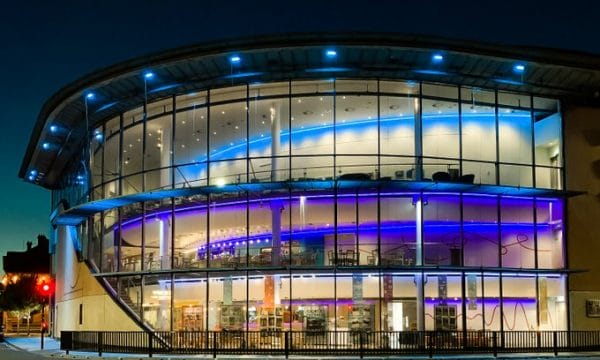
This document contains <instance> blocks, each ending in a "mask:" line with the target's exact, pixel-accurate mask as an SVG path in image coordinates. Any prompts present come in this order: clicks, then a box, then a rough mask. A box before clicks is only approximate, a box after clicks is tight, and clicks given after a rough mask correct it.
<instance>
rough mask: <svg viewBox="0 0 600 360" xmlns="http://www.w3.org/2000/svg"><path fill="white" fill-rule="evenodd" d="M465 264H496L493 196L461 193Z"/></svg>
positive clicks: (496, 204)
mask: <svg viewBox="0 0 600 360" xmlns="http://www.w3.org/2000/svg"><path fill="white" fill-rule="evenodd" d="M463 239H464V240H463V241H464V246H465V250H464V256H465V266H477V267H480V266H491V267H497V266H498V251H499V250H500V248H499V244H498V242H499V241H498V202H497V199H496V198H495V197H483V196H467V195H463Z"/></svg>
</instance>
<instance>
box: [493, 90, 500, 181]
mask: <svg viewBox="0 0 600 360" xmlns="http://www.w3.org/2000/svg"><path fill="white" fill-rule="evenodd" d="M494 102H495V106H494V121H495V127H496V164H495V165H496V185H500V124H499V121H500V118H499V116H498V89H496V90H494Z"/></svg>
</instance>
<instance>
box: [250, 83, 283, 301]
mask: <svg viewBox="0 0 600 360" xmlns="http://www.w3.org/2000/svg"><path fill="white" fill-rule="evenodd" d="M254 106H258V104H257V103H256V101H255V102H254ZM278 115H279V114H278ZM244 139H245V140H244V142H245V143H246V180H244V181H242V182H249V181H250V161H251V160H250V85H248V84H246V134H245V136H244ZM271 142H273V137H271ZM271 158H273V154H271ZM271 170H272V169H271ZM246 309H248V308H246Z"/></svg>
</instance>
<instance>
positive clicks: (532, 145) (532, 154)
mask: <svg viewBox="0 0 600 360" xmlns="http://www.w3.org/2000/svg"><path fill="white" fill-rule="evenodd" d="M534 115H535V113H534V110H533V95H531V94H530V95H529V117H530V118H531V166H530V168H531V169H532V171H531V173H532V174H531V175H532V178H531V179H532V181H533V183H532V185H533V186H532V187H534V188H536V187H537V179H536V174H535V173H536V166H535V165H536V164H535V116H534Z"/></svg>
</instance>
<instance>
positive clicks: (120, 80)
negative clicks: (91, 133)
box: [19, 34, 600, 188]
mask: <svg viewBox="0 0 600 360" xmlns="http://www.w3.org/2000/svg"><path fill="white" fill-rule="evenodd" d="M331 44H337V45H335V49H336V51H337V56H336V57H335V59H329V58H327V57H326V56H324V51H325V49H327V48H329V47H330V46H331ZM365 44H367V45H365ZM233 51H235V54H239V56H240V57H241V59H242V61H241V63H240V64H239V65H232V64H231V63H230V62H229V57H230V56H231V54H232V53H233ZM437 51H440V52H442V53H443V54H444V61H443V63H441V64H432V61H431V55H432V53H434V52H437ZM597 60H598V59H597V58H593V57H592V56H587V57H586V56H583V55H582V56H577V57H574V56H573V54H569V53H561V52H557V51H550V50H544V49H522V48H499V47H497V46H491V45H485V44H484V45H482V44H470V43H464V42H463V43H461V42H455V41H449V40H444V39H425V38H416V37H402V36H387V37H381V36H374V35H372V34H371V35H357V34H354V35H352V36H348V35H347V34H346V35H343V34H342V35H303V36H285V37H283V38H280V37H273V38H264V39H251V40H248V39H245V40H239V41H229V42H218V43H213V44H207V45H200V46H195V47H189V48H182V49H176V50H173V51H169V52H165V53H161V54H157V55H154V56H149V57H144V58H140V59H135V60H131V61H128V62H125V63H121V64H117V65H115V66H113V67H110V68H107V69H105V70H102V71H99V72H96V73H94V74H90V75H89V76H86V77H84V78H82V79H81V80H79V81H77V82H75V83H73V84H70V85H68V86H66V87H65V88H63V89H61V90H60V91H59V92H57V93H56V94H55V95H54V96H53V97H52V98H51V99H50V100H48V102H47V103H46V104H45V105H44V107H43V108H42V111H41V112H40V115H39V117H38V121H37V123H36V126H35V128H34V131H33V134H32V137H31V140H30V144H29V146H28V149H27V153H26V155H25V157H24V160H23V163H22V166H21V169H20V172H19V176H20V177H22V178H26V177H27V175H28V174H29V171H30V170H31V169H35V170H37V171H38V173H39V175H38V178H37V179H36V182H37V183H38V184H39V185H41V186H44V187H48V188H53V187H56V186H57V185H58V182H59V180H60V178H61V176H62V174H63V172H64V171H65V170H66V168H67V165H69V164H70V162H71V160H72V158H73V157H74V156H77V155H79V154H80V153H81V148H82V139H83V136H84V134H85V116H84V114H85V101H84V98H85V96H84V95H85V94H86V93H87V92H88V91H93V92H94V94H95V95H96V97H95V99H94V100H93V101H88V104H87V105H88V114H89V123H90V124H91V125H92V126H95V124H98V123H101V122H103V121H105V120H106V119H109V118H112V117H114V116H115V115H116V114H118V113H120V112H123V111H127V110H130V109H132V108H135V107H138V106H139V104H142V103H143V99H144V90H143V89H144V79H143V72H144V71H145V70H147V69H151V70H152V71H153V72H154V74H155V77H154V78H153V79H152V84H151V87H150V91H149V92H148V94H147V97H148V100H149V101H154V100H156V99H160V98H164V97H168V96H171V95H177V94H186V93H190V92H196V91H201V90H203V89H210V88H218V87H223V86H231V85H235V84H240V83H241V84H245V83H253V82H256V81H258V80H260V81H261V82H271V81H280V80H285V79H311V78H332V77H336V78H344V77H352V78H371V79H373V78H383V79H388V78H389V79H392V78H397V79H410V80H423V81H431V82H441V83H454V84H462V85H465V86H474V87H478V88H490V89H502V90H509V91H519V92H530V93H534V94H539V95H544V96H549V97H559V98H563V99H576V100H578V101H583V102H589V103H593V104H599V100H598V97H599V89H600V67H599V66H598V64H599V62H598V61H597ZM516 62H523V63H525V64H526V71H525V73H524V74H522V75H516V74H514V71H513V66H514V65H515V63H516ZM215 95H216V94H215ZM261 96H264V93H263V94H261ZM350 107H351V106H348V108H350ZM355 108H358V106H356V107H355ZM225 111H227V110H225ZM232 111H233V110H232ZM307 111H311V110H307ZM217 119H218V115H217ZM217 121H218V120H217ZM51 124H52V125H57V126H59V127H60V129H61V131H60V132H58V133H55V134H50V133H49V127H50V125H51ZM46 141H50V142H52V143H53V144H56V147H57V149H56V151H45V150H43V149H42V147H41V143H42V142H46Z"/></svg>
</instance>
